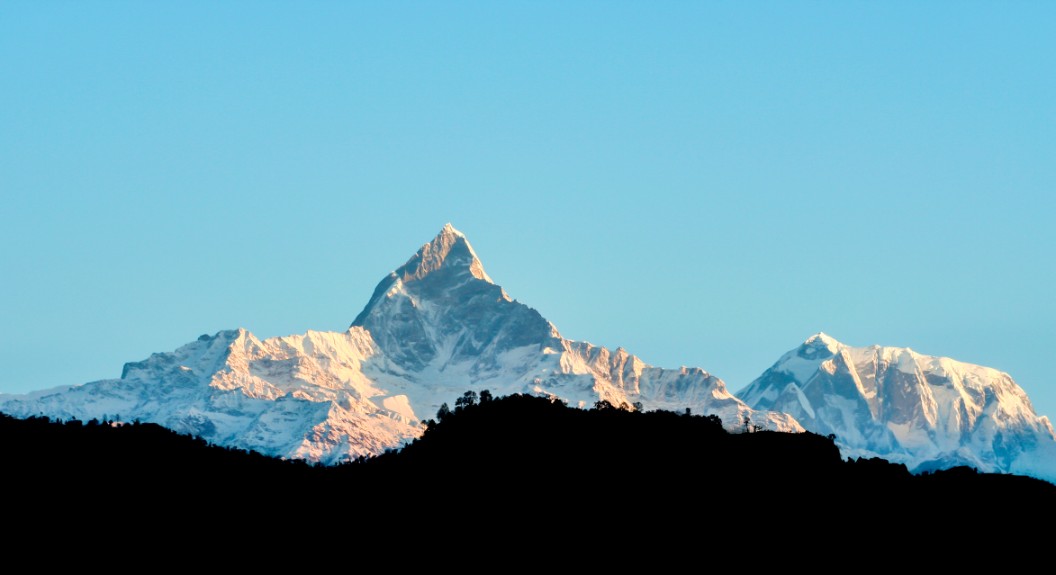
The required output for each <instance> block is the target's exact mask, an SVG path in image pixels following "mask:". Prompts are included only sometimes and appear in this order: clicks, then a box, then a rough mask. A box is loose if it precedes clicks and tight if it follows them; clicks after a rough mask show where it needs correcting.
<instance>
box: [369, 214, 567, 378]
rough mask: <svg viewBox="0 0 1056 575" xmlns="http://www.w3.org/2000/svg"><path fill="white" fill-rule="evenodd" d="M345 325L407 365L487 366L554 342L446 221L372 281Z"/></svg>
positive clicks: (545, 325) (546, 325)
mask: <svg viewBox="0 0 1056 575" xmlns="http://www.w3.org/2000/svg"><path fill="white" fill-rule="evenodd" d="M352 326H353V327H355V326H360V327H363V328H366V330H367V331H369V332H370V333H371V334H372V335H373V337H374V341H375V342H376V343H377V345H378V347H380V348H381V350H382V351H384V352H385V354H386V356H387V357H389V358H390V359H391V360H392V361H394V362H396V363H397V364H399V365H400V367H402V368H403V369H406V370H410V371H416V370H421V369H423V368H425V367H426V366H427V365H428V364H430V363H432V362H434V361H437V360H439V361H441V362H445V363H446V362H465V361H468V362H472V363H473V364H474V368H473V369H474V370H475V371H476V372H482V371H483V372H486V371H489V370H494V369H496V368H498V367H499V364H498V361H497V358H498V357H499V356H500V355H501V354H502V353H504V352H508V351H510V350H513V349H515V348H520V347H525V346H533V347H538V348H539V351H542V350H543V349H544V348H547V347H549V348H552V349H559V348H560V347H561V340H560V336H559V335H558V333H557V330H556V329H555V328H554V326H553V325H551V324H550V322H548V321H546V320H545V319H543V316H541V315H539V312H537V311H535V310H534V309H532V308H530V307H528V306H526V305H524V304H522V303H518V302H515V301H513V300H512V299H510V297H509V296H508V295H506V292H505V291H503V289H502V288H501V287H499V286H498V285H496V284H495V283H493V282H492V281H491V278H490V277H488V275H487V273H485V272H484V266H483V265H482V264H481V263H480V260H479V259H477V254H476V253H475V252H474V251H473V248H472V247H471V246H470V245H469V241H468V240H466V237H465V236H464V235H462V234H461V233H459V232H458V231H457V230H455V228H453V227H452V226H451V225H450V224H448V225H446V226H444V229H443V230H442V231H441V232H440V235H438V236H437V237H436V239H434V240H433V241H432V242H430V243H428V244H426V245H425V246H423V247H422V249H421V250H419V251H418V253H417V254H415V255H414V257H412V258H411V259H410V260H409V261H408V262H407V263H406V264H404V265H403V266H402V267H400V268H399V269H397V270H396V271H394V272H392V273H391V274H389V275H388V277H386V278H385V279H384V280H382V281H381V283H379V284H378V287H377V288H376V289H375V290H374V295H373V296H372V297H371V298H370V302H369V303H368V304H367V306H366V307H365V308H364V309H363V311H362V312H360V314H359V316H357V317H356V320H355V321H354V322H352Z"/></svg>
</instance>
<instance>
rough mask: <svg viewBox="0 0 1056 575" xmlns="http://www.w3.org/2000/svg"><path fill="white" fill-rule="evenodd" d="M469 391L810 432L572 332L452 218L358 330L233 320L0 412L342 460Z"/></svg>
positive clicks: (386, 441)
mask: <svg viewBox="0 0 1056 575" xmlns="http://www.w3.org/2000/svg"><path fill="white" fill-rule="evenodd" d="M467 389H473V390H476V391H479V390H481V389H489V390H491V391H492V392H493V393H494V394H496V395H508V394H513V393H533V394H543V395H550V396H554V397H559V398H561V399H564V400H567V401H569V403H570V404H572V405H578V406H581V407H586V406H591V405H593V404H594V403H595V402H596V401H597V400H599V399H605V400H608V401H611V402H612V403H614V404H622V403H626V404H634V403H636V402H640V403H641V404H642V405H643V407H644V408H645V409H660V408H663V409H672V410H679V411H683V410H685V409H686V408H690V409H692V411H693V412H694V413H699V414H708V413H714V414H716V415H719V416H720V417H721V418H722V419H723V421H725V422H726V423H727V425H728V426H729V427H730V428H731V429H732V428H736V427H737V426H739V425H740V422H741V421H743V419H744V417H746V416H747V417H750V418H751V419H752V421H754V422H756V423H758V424H759V425H761V426H763V427H765V428H768V429H777V430H801V429H802V428H801V427H800V426H799V424H798V423H797V422H796V421H795V420H794V419H793V418H791V417H789V416H787V415H785V414H780V413H769V412H762V411H757V410H753V409H752V408H750V407H748V406H747V405H746V404H745V403H744V402H742V401H741V400H739V399H737V398H736V397H734V396H733V395H732V394H730V392H729V391H728V390H727V389H726V385H725V383H723V382H722V380H720V379H718V378H716V377H714V376H712V375H711V374H709V373H707V372H706V371H704V370H702V369H680V370H665V369H660V368H657V367H652V366H649V365H646V364H645V363H644V362H642V361H641V360H640V359H638V358H637V357H635V356H633V355H631V354H629V353H627V352H626V351H624V350H616V351H615V352H613V351H610V350H608V349H605V348H602V347H597V346H593V345H590V344H588V343H584V342H575V341H571V340H567V339H565V338H563V337H561V334H560V333H559V332H558V330H557V328H556V327H554V325H553V324H551V323H550V322H549V321H547V320H546V319H545V318H543V317H542V315H540V314H539V312H537V311H536V310H534V309H532V308H530V307H528V306H526V305H524V304H522V303H519V302H516V301H514V300H513V299H512V298H510V297H509V296H508V295H507V294H506V292H505V291H504V290H503V289H502V288H501V287H500V286H498V285H497V284H495V283H494V281H493V280H492V279H491V277H490V276H488V274H487V272H485V271H484V266H483V264H481V262H480V260H479V258H478V257H477V254H476V252H475V251H474V250H473V247H472V246H471V245H470V244H469V241H468V240H467V239H466V237H465V235H464V234H462V233H461V232H459V231H458V230H456V229H455V228H454V227H453V226H451V225H450V224H448V225H445V226H444V228H443V229H442V230H441V231H440V233H439V234H438V235H437V236H436V238H434V239H433V240H432V241H431V242H429V243H427V244H425V245H423V246H422V247H421V248H420V249H419V250H418V252H417V253H415V254H414V255H413V256H412V257H411V258H410V259H408V260H407V262H406V263H405V264H404V265H403V266H401V267H399V268H397V269H396V270H394V271H393V272H392V273H390V274H388V275H387V276H386V277H385V278H384V279H382V281H381V282H380V283H379V284H378V286H377V288H376V289H375V291H374V293H373V295H372V296H371V298H370V300H369V301H368V303H367V305H366V306H365V307H364V309H363V311H362V312H361V313H360V314H359V315H358V316H357V317H356V319H355V321H353V323H352V326H351V327H350V328H349V330H348V331H346V332H343V333H335V332H317V331H309V332H308V333H306V334H303V335H290V336H285V337H277V338H268V339H265V340H260V339H258V338H256V337H255V336H254V335H253V334H251V333H249V332H248V331H246V330H244V329H237V330H230V331H222V332H219V333H217V334H215V335H213V336H203V337H201V338H199V339H198V340H196V341H193V342H191V343H189V344H187V345H184V346H181V347H180V348H179V349H177V350H175V351H172V352H167V353H156V354H153V355H151V357H149V358H147V359H146V360H143V361H139V362H132V363H129V364H127V365H126V366H125V369H124V370H123V373H122V377H121V378H119V379H113V380H103V381H97V382H91V383H87V384H84V385H80V386H73V387H69V388H63V389H58V390H51V391H50V392H41V393H36V394H29V395H25V396H3V397H0V410H3V411H5V412H8V413H11V414H14V415H22V416H28V415H36V414H38V413H43V414H47V415H51V416H54V417H61V418H79V419H92V418H99V417H102V416H103V415H104V414H105V415H107V416H108V417H116V416H118V415H119V416H120V417H122V418H125V419H128V420H131V419H139V420H141V421H146V422H154V423H159V424H161V425H164V426H166V427H169V428H172V429H175V430H178V431H182V432H188V433H193V434H195V435H199V436H201V437H203V438H205V439H207V440H209V441H212V442H214V443H217V444H220V445H228V446H235V447H241V448H247V449H254V450H257V451H260V452H262V453H266V454H270V455H275V456H279V457H289V458H303V459H307V460H310V461H321V462H325V463H337V462H340V461H345V460H348V459H352V458H355V457H358V456H360V455H369V454H375V453H379V452H381V451H384V450H385V449H388V448H392V447H399V446H401V445H403V444H404V443H405V442H407V441H409V440H411V439H413V438H414V437H417V436H418V435H419V434H420V433H421V431H422V426H421V422H422V420H423V419H428V418H430V417H433V416H434V414H435V413H436V411H437V410H438V408H439V407H440V405H441V404H443V403H448V404H452V403H453V402H454V400H455V399H456V398H457V397H458V396H459V395H461V394H462V393H463V392H465V391H466V390H467Z"/></svg>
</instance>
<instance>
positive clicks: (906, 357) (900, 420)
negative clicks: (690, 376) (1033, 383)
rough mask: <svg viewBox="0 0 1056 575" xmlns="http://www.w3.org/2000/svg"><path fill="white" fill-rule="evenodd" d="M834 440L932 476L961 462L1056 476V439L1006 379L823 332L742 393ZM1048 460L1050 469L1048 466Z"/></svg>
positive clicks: (943, 359)
mask: <svg viewBox="0 0 1056 575" xmlns="http://www.w3.org/2000/svg"><path fill="white" fill-rule="evenodd" d="M738 397H740V398H741V399H743V400H744V401H745V402H747V403H748V404H749V405H750V406H752V407H753V408H756V409H771V410H775V411H782V412H785V413H788V414H790V415H792V416H793V417H795V418H796V419H797V420H798V421H800V422H801V423H802V424H803V426H804V427H806V428H807V429H808V430H811V431H814V432H817V433H822V434H829V433H832V434H835V435H836V437H837V441H838V443H839V444H840V445H841V448H842V449H843V450H844V452H845V454H846V455H848V456H866V457H872V456H879V457H884V458H886V459H890V460H893V461H899V462H903V463H906V464H907V465H909V466H910V467H911V468H920V469H928V468H930V467H941V466H949V465H956V464H965V465H970V466H973V467H977V468H979V469H982V470H984V471H1004V472H1008V471H1017V472H1018V471H1029V472H1030V473H1031V474H1034V475H1038V476H1042V477H1046V478H1056V461H1051V459H1052V458H1051V457H1048V456H1046V457H1039V456H1038V453H1039V451H1038V449H1041V450H1042V451H1049V450H1053V453H1056V435H1054V433H1053V429H1052V426H1051V424H1050V423H1049V420H1048V418H1045V417H1039V416H1038V415H1037V414H1036V413H1035V412H1034V409H1033V407H1032V406H1031V404H1030V400H1029V399H1028V398H1027V395H1026V393H1025V392H1024V391H1023V389H1022V388H1020V387H1019V386H1018V385H1017V384H1016V383H1015V382H1014V381H1013V380H1012V377H1011V376H1009V375H1008V374H1007V373H1004V372H1001V371H998V370H996V369H992V368H988V367H983V366H979V365H973V364H969V363H964V362H960V361H957V360H954V359H950V358H947V357H936V356H929V355H924V354H921V353H918V352H916V351H913V350H912V349H909V348H905V347H883V346H879V345H873V346H868V347H854V346H849V345H846V344H843V343H840V342H838V341H837V340H835V339H833V338H831V337H829V336H827V335H825V334H823V333H819V334H816V335H814V336H811V337H810V338H808V339H807V340H806V341H805V342H804V343H803V344H802V345H800V346H799V347H798V348H796V349H793V350H791V351H789V352H787V353H785V354H784V355H783V356H781V358H780V359H779V360H778V361H777V362H776V363H775V364H774V365H773V366H771V367H770V368H769V369H768V370H766V372H764V373H763V374H762V375H761V376H760V377H759V378H757V379H756V380H755V381H753V382H752V383H751V384H750V385H748V386H747V387H746V388H745V389H743V390H742V391H741V392H739V393H738ZM1046 460H1050V462H1049V463H1045V461H1046Z"/></svg>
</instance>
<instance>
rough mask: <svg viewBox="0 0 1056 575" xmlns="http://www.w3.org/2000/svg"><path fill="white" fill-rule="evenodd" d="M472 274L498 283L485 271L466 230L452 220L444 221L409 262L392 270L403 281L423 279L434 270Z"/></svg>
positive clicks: (435, 271) (436, 271) (437, 271)
mask: <svg viewBox="0 0 1056 575" xmlns="http://www.w3.org/2000/svg"><path fill="white" fill-rule="evenodd" d="M441 272H442V273H448V274H453V275H457V274H467V273H468V274H469V275H470V276H472V277H474V278H477V279H479V280H484V281H486V282H488V283H495V282H494V281H492V279H491V278H490V277H488V274H487V273H486V272H485V271H484V264H482V263H480V259H479V258H478V257H477V252H475V251H474V250H473V246H471V245H470V244H469V240H468V239H466V236H465V234H463V233H462V232H460V231H458V230H456V229H455V227H454V226H452V225H451V224H450V223H448V224H445V225H444V227H443V229H441V230H440V233H439V234H437V236H436V237H435V238H433V241H431V242H429V243H427V244H425V245H423V246H422V247H421V249H419V250H418V253H416V254H414V256H413V257H411V259H410V260H408V261H407V263H405V264H403V266H401V267H400V268H399V269H397V270H396V271H395V272H393V273H394V274H395V275H396V277H398V278H399V279H400V280H401V281H403V282H404V283H406V282H410V281H415V280H420V279H422V278H424V277H425V276H427V275H429V274H432V273H441Z"/></svg>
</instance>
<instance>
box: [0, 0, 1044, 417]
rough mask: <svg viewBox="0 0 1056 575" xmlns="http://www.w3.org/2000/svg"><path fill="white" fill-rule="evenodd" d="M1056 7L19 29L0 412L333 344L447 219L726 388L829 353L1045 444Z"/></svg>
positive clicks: (120, 12) (604, 339)
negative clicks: (923, 368)
mask: <svg viewBox="0 0 1056 575" xmlns="http://www.w3.org/2000/svg"><path fill="white" fill-rule="evenodd" d="M1054 29H1056V5H1054V4H1052V3H1044V2H1011V3H996V2H995V3H975V2H958V3H952V2H950V3H946V2H930V3H926V4H925V5H923V6H922V5H920V3H913V2H885V3H859V2H798V3H797V2H781V3H771V2H714V3H705V2H667V3H655V2H648V3H647V2H598V3H594V2H572V3H564V2H525V3H518V2H481V3H470V2H452V3H440V2H401V3H381V2H371V3H367V2H363V3H355V2H347V3H336V2H335V3H329V2H316V3H307V4H305V5H302V4H300V3H292V2H289V3H285V2H265V3H260V2H254V3H248V2H247V3H243V2H224V3H210V2H179V3H176V2H173V3H160V2H151V3H142V2H83V3H72V2H20V1H15V2H4V3H0V192H2V209H0V242H2V246H3V248H2V251H0V267H2V269H3V270H4V272H3V277H4V281H3V282H0V301H2V302H3V304H2V307H0V313H2V316H0V322H2V326H3V329H2V330H0V362H2V365H3V366H4V370H3V371H4V372H3V374H2V375H0V391H2V392H20V391H27V390H31V389H39V388H44V387H51V386H56V385H65V384H76V383H83V382H86V381H90V380H94V379H100V378H106V377H117V376H118V375H120V372H121V366H122V364H123V363H124V362H126V361H135V360H140V359H143V358H145V357H146V356H148V355H149V354H150V353H152V352H158V351H169V350H172V349H175V348H176V347H178V346H180V345H182V344H184V343H186V342H189V341H191V340H193V339H195V338H196V337H197V336H198V335H200V334H202V333H213V332H216V331H218V330H220V329H228V328H234V327H239V326H241V327H245V328H247V329H249V330H251V331H253V332H254V333H256V334H257V335H258V336H262V337H264V336H275V335H285V334H290V333H303V332H304V331H305V330H308V329H316V330H343V329H345V328H346V327H347V326H348V324H349V323H350V322H351V321H352V319H353V318H354V317H355V316H356V314H357V313H358V312H359V311H360V309H362V306H363V305H364V304H365V303H366V301H367V299H368V298H369V297H370V294H371V292H372V291H373V288H374V285H375V284H376V283H377V282H378V281H379V280H380V279H381V278H382V277H383V276H384V275H385V274H386V273H387V272H388V271H390V270H392V269H394V268H396V267H398V266H399V265H401V264H402V263H403V262H404V261H405V260H406V259H407V258H408V257H409V256H410V255H411V254H412V253H413V252H414V251H415V250H416V249H417V248H418V247H419V246H420V245H421V244H423V243H425V242H427V241H428V240H430V239H431V238H432V237H433V236H434V235H435V234H436V233H437V232H439V230H440V228H441V227H442V226H443V225H444V224H445V223H447V222H451V223H452V224H454V225H455V227H457V228H459V229H460V230H462V231H463V232H465V233H466V234H467V236H468V237H469V239H470V241H471V242H472V243H473V245H474V247H475V248H476V250H477V253H478V254H479V255H480V257H481V259H482V260H483V261H484V265H485V267H486V269H487V270H488V273H489V274H490V275H491V276H492V277H493V278H494V279H495V280H496V281H497V282H498V283H500V284H502V285H503V286H504V287H505V288H506V290H507V291H508V292H509V293H510V294H511V296H513V297H514V298H517V299H518V300H520V301H522V302H524V303H527V304H528V305H531V306H532V307H535V308H536V309H538V310H539V311H540V312H542V314H543V315H544V316H545V317H547V318H548V319H550V320H551V321H552V322H554V324H555V325H557V327H558V328H559V329H560V330H561V332H562V333H563V334H564V335H565V336H566V337H571V338H574V339H585V340H589V341H591V342H594V343H596V344H602V345H606V346H611V347H616V346H623V347H625V348H627V349H628V350H630V351H631V352H633V353H635V354H637V355H639V356H640V357H642V358H643V359H644V360H645V361H646V362H648V363H651V364H654V365H659V366H664V367H677V366H680V365H688V366H698V367H703V368H704V369H707V370H709V371H711V372H712V373H714V374H716V375H718V376H719V377H722V378H723V379H725V380H726V381H727V382H728V384H729V386H730V388H731V389H733V390H738V389H740V388H741V387H743V386H744V385H746V384H747V383H748V382H749V381H751V379H753V378H754V377H756V376H758V375H759V374H761V373H762V372H763V371H764V370H765V369H766V368H767V367H769V366H770V365H771V364H772V363H773V362H774V361H776V360H777V358H778V357H779V356H780V355H781V354H782V353H784V352H785V351H787V350H789V349H792V348H794V347H796V346H797V345H798V344H799V343H800V342H802V341H803V340H804V339H806V338H807V337H808V336H810V335H811V334H812V333H814V332H817V331H825V332H827V333H829V334H830V335H832V336H833V337H836V338H837V339H840V340H841V341H843V342H845V343H847V344H851V345H871V344H883V345H894V346H908V347H912V348H913V349H916V350H918V351H920V352H923V353H928V354H934V355H946V356H950V357H954V358H956V359H960V360H963V361H969V362H972V363H979V364H984V365H989V366H992V367H996V368H999V369H1002V370H1005V371H1008V372H1009V373H1011V374H1012V376H1013V377H1014V378H1015V379H1016V380H1017V381H1018V382H1019V384H1020V385H1022V386H1023V387H1024V388H1025V389H1026V390H1027V392H1028V393H1029V395H1030V397H1031V398H1032V399H1033V401H1034V404H1035V407H1036V408H1037V411H1038V412H1039V413H1041V414H1045V415H1049V416H1050V417H1051V416H1056V383H1054V382H1053V378H1052V376H1051V365H1052V362H1053V360H1054V357H1053V351H1054V350H1056V298H1054V297H1053V295H1052V294H1053V291H1052V288H1051V286H1052V284H1053V280H1054V279H1056V277H1054V276H1056V274H1054V265H1053V264H1054V257H1053V248H1054V247H1056V231H1054V226H1053V223H1052V222H1053V219H1054V217H1056V199H1054V193H1056V161H1054V159H1056V59H1054V58H1053V54H1056V34H1053V33H1052V31H1053V30H1054Z"/></svg>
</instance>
